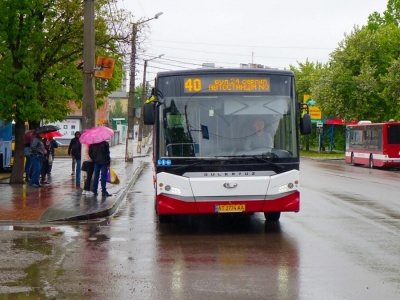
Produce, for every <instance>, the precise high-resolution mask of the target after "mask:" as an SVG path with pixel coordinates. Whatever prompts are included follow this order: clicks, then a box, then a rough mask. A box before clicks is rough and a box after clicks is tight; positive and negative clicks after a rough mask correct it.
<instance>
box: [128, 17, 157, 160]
mask: <svg viewBox="0 0 400 300" xmlns="http://www.w3.org/2000/svg"><path fill="white" fill-rule="evenodd" d="M162 14H163V13H162V12H159V13H157V14H156V15H155V16H154V17H152V18H149V19H146V20H143V21H140V22H137V23H133V24H132V52H131V59H130V68H129V69H130V81H129V96H128V137H127V139H126V149H125V161H129V162H133V148H134V147H133V138H134V132H133V131H134V130H133V127H134V124H133V121H134V103H135V73H136V39H137V31H138V26H139V25H140V24H143V23H146V22H148V21H151V20H154V19H158V17H159V16H161V15H162Z"/></svg>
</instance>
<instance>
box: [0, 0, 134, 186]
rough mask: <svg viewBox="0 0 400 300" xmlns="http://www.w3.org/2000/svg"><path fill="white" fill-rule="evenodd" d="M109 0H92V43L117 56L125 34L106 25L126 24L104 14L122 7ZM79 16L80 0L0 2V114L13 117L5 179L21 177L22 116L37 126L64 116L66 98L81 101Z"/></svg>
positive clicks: (13, 180)
mask: <svg viewBox="0 0 400 300" xmlns="http://www.w3.org/2000/svg"><path fill="white" fill-rule="evenodd" d="M111 2H112V0H97V1H96V5H95V6H96V21H95V28H96V46H97V49H98V50H97V52H98V53H100V54H103V55H104V54H106V56H111V57H114V58H117V59H118V58H120V57H121V52H122V51H121V49H119V48H118V47H121V45H122V46H123V45H124V43H126V42H128V41H129V35H123V34H120V33H114V32H111V31H110V30H108V28H112V29H113V28H118V31H119V32H127V31H128V24H127V25H126V26H124V25H123V24H122V23H119V24H118V23H116V21H115V20H116V19H113V18H111V17H110V16H120V15H121V14H123V13H124V12H120V11H113V12H111V11H107V10H106V9H104V8H108V7H111V6H109V5H106V4H109V3H111ZM125 14H126V13H125ZM127 19H129V17H128V16H125V17H124V18H118V20H127ZM110 20H111V21H112V22H113V24H112V25H113V26H111V25H110V24H109V23H110ZM83 22H84V20H83V3H82V1H81V0H51V1H42V0H20V1H15V0H2V1H1V2H0V95H1V97H2V101H0V118H1V119H5V120H6V121H10V120H12V119H13V120H14V121H15V152H14V156H15V159H14V166H13V170H12V173H11V178H10V183H22V182H23V164H24V159H23V158H24V156H23V147H24V132H25V122H26V121H28V122H30V123H32V124H34V125H35V126H37V125H38V124H39V122H40V121H41V120H45V121H46V122H54V121H56V120H64V119H65V118H66V116H67V115H68V114H69V113H70V109H69V106H68V102H69V101H71V100H73V101H75V102H76V103H77V104H78V106H79V105H80V103H81V101H82V100H81V99H82V90H83V87H82V84H83V81H82V73H81V71H80V70H79V69H78V68H77V66H78V64H79V62H80V61H81V59H82V52H83ZM118 66H121V62H119V61H117V68H116V71H115V72H114V77H113V79H112V80H110V81H109V84H108V85H107V88H105V89H104V90H102V93H99V96H98V97H99V98H98V99H96V100H98V103H99V104H101V99H102V97H104V96H107V94H108V93H109V92H111V91H113V90H115V89H116V88H115V87H116V86H117V85H119V84H120V82H121V72H122V71H121V70H120V69H119V68H118ZM99 84H100V83H98V82H96V87H98V85H99Z"/></svg>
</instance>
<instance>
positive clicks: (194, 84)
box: [185, 78, 202, 92]
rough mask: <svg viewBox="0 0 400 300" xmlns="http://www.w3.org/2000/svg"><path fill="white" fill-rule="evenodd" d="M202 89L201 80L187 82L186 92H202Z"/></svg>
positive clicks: (192, 79) (195, 79) (191, 79)
mask: <svg viewBox="0 0 400 300" xmlns="http://www.w3.org/2000/svg"><path fill="white" fill-rule="evenodd" d="M201 89H202V84H201V79H200V78H189V79H186V81H185V92H200V91H201Z"/></svg>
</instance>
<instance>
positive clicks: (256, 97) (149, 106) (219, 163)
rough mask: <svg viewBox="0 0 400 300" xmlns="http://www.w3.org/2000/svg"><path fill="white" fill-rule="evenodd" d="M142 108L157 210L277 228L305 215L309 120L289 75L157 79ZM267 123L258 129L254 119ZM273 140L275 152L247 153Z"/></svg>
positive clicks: (262, 72) (186, 74)
mask: <svg viewBox="0 0 400 300" xmlns="http://www.w3.org/2000/svg"><path fill="white" fill-rule="evenodd" d="M152 94H153V96H152V98H151V99H149V100H148V101H147V102H149V103H146V104H145V105H144V123H145V124H147V125H153V156H154V157H153V159H154V171H155V174H154V181H155V189H156V196H155V209H156V213H157V215H158V217H159V219H160V221H161V222H162V221H165V220H168V219H169V217H170V216H171V215H176V214H220V213H255V212H263V213H264V214H265V217H266V219H267V220H273V221H277V220H279V218H280V215H281V212H298V211H299V209H300V194H299V186H300V178H299V160H300V159H299V158H300V156H299V131H300V132H301V133H303V134H308V133H310V131H311V121H310V116H309V114H308V113H305V112H304V110H305V109H307V106H306V105H304V104H300V103H298V101H297V98H296V92H295V79H294V74H293V72H291V71H283V70H272V69H196V70H185V71H171V72H160V73H158V74H157V77H156V81H155V88H154V89H153V92H152ZM256 119H257V120H262V124H263V125H262V126H261V128H260V126H259V127H257V128H255V127H253V126H252V124H253V122H254V120H256ZM261 132H262V133H263V134H266V135H268V136H269V137H271V138H270V140H271V142H273V144H272V145H267V143H265V144H262V143H261V144H260V143H259V144H258V145H257V147H248V145H249V142H248V140H249V139H254V138H256V137H257V135H259V136H261V134H260V133H261Z"/></svg>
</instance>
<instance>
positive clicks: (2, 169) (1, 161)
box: [0, 154, 4, 173]
mask: <svg viewBox="0 0 400 300" xmlns="http://www.w3.org/2000/svg"><path fill="white" fill-rule="evenodd" d="M3 172H4V168H3V154H0V173H3Z"/></svg>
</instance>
